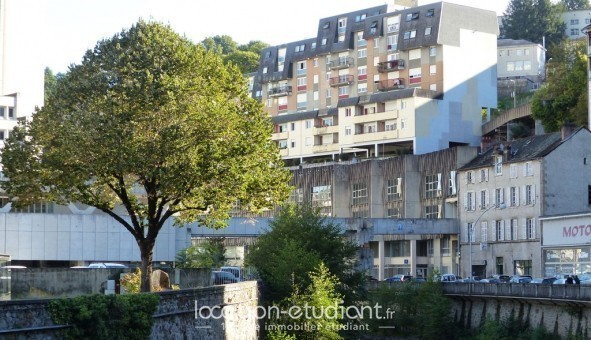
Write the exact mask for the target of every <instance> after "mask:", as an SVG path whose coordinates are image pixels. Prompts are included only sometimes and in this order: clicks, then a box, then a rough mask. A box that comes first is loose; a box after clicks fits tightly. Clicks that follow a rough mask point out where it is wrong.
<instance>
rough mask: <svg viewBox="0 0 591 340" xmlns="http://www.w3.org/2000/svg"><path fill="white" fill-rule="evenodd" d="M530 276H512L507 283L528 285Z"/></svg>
mask: <svg viewBox="0 0 591 340" xmlns="http://www.w3.org/2000/svg"><path fill="white" fill-rule="evenodd" d="M530 282H531V276H529V275H513V276H511V279H510V280H509V283H530Z"/></svg>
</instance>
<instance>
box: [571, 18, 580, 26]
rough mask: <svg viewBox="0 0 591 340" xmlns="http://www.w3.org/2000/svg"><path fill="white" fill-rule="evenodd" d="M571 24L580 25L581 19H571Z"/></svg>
mask: <svg viewBox="0 0 591 340" xmlns="http://www.w3.org/2000/svg"><path fill="white" fill-rule="evenodd" d="M570 24H571V25H578V24H579V19H571V20H570Z"/></svg>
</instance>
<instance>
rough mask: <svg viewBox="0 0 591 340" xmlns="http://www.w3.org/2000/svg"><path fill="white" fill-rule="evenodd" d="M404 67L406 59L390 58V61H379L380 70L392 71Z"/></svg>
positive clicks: (382, 71)
mask: <svg viewBox="0 0 591 340" xmlns="http://www.w3.org/2000/svg"><path fill="white" fill-rule="evenodd" d="M403 69H404V60H403V59H398V60H389V61H382V62H381V63H378V72H381V73H384V72H391V71H398V70H403Z"/></svg>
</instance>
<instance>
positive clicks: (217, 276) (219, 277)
mask: <svg viewBox="0 0 591 340" xmlns="http://www.w3.org/2000/svg"><path fill="white" fill-rule="evenodd" d="M237 282H238V279H237V278H236V276H234V274H232V273H230V272H223V271H221V270H215V271H212V272H211V284H212V285H225V284H228V283H237Z"/></svg>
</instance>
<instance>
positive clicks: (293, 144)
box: [290, 139, 296, 149]
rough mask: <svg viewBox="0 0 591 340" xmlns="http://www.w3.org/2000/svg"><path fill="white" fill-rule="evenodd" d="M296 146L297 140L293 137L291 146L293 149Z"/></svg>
mask: <svg viewBox="0 0 591 340" xmlns="http://www.w3.org/2000/svg"><path fill="white" fill-rule="evenodd" d="M295 146H296V141H295V139H292V140H291V141H290V148H292V149H293V148H295Z"/></svg>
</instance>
